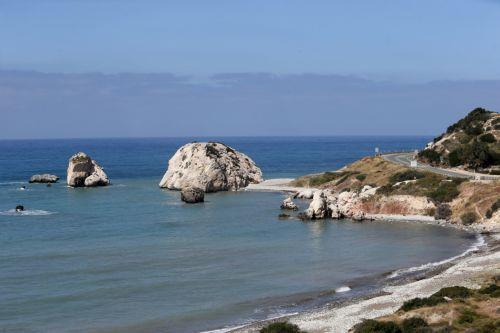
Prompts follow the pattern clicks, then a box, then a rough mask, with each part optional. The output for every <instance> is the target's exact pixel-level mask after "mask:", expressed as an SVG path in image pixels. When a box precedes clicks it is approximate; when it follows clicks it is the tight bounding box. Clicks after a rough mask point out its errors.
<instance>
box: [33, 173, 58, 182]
mask: <svg viewBox="0 0 500 333" xmlns="http://www.w3.org/2000/svg"><path fill="white" fill-rule="evenodd" d="M58 180H59V177H57V176H56V175H49V174H48V173H44V174H41V175H33V176H31V178H30V183H55V182H57V181H58Z"/></svg>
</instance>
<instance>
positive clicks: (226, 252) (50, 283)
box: [0, 138, 474, 333]
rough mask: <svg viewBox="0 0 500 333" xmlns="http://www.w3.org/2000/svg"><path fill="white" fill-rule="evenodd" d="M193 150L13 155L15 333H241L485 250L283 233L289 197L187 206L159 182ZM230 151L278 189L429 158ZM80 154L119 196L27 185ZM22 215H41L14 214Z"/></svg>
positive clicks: (367, 145) (278, 143) (459, 242)
mask: <svg viewBox="0 0 500 333" xmlns="http://www.w3.org/2000/svg"><path fill="white" fill-rule="evenodd" d="M231 140H232V141H233V142H231ZM405 140H406V141H405ZM187 141H189V139H146V140H111V141H104V140H90V141H81V140H76V141H15V142H13V141H10V142H5V141H3V142H0V152H1V154H0V156H1V160H0V170H1V173H0V295H1V296H0V329H1V330H2V331H5V332H180V333H182V332H197V331H201V330H208V329H212V328H217V327H223V326H226V325H236V324H240V323H244V322H247V321H250V320H255V319H263V318H266V317H268V316H275V315H279V314H281V313H284V312H288V311H293V310H294V309H295V307H294V306H296V305H297V304H301V303H302V302H304V301H306V300H308V299H311V298H314V297H317V296H318V295H319V294H323V295H330V294H332V293H330V291H332V290H334V289H336V288H341V287H342V286H347V285H349V286H352V287H353V290H352V291H346V292H345V293H343V294H346V295H348V294H349V293H351V292H355V291H356V289H358V288H361V287H362V283H361V285H360V282H359V281H365V277H370V276H376V275H380V274H383V273H386V272H390V271H394V270H396V269H398V268H404V267H411V266H419V265H422V264H425V263H428V262H432V261H439V260H443V259H446V258H449V257H452V256H454V255H457V254H458V253H461V252H463V251H465V250H466V249H467V248H468V247H469V246H470V245H471V244H472V243H473V241H474V238H473V237H472V236H471V235H468V234H466V233H464V232H461V231H457V230H452V229H446V228H441V227H437V226H431V225H425V224H409V223H404V222H400V223H382V222H376V223H353V222H351V221H347V220H346V221H337V222H336V221H323V222H314V223H303V222H300V221H297V220H288V221H283V220H279V219H278V218H277V215H278V214H279V213H280V211H279V204H280V202H281V200H282V199H283V195H282V194H278V193H255V192H238V193H216V194H209V195H207V197H206V200H207V201H206V202H205V203H203V204H199V205H185V204H182V203H181V202H180V201H179V194H178V193H177V192H171V191H165V190H160V189H158V188H157V182H158V181H159V179H160V178H161V176H162V173H163V172H164V168H165V165H166V162H167V160H168V157H169V156H170V155H171V154H172V153H173V152H174V151H175V149H176V148H177V147H178V146H179V145H180V144H181V143H183V142H187ZM224 141H226V142H228V143H230V144H232V145H233V146H234V147H235V148H237V149H240V150H242V151H244V152H246V153H248V154H249V155H250V156H251V157H252V158H254V160H256V162H257V163H258V164H259V165H261V166H262V168H263V170H264V173H265V176H266V177H268V178H271V177H290V176H296V175H300V174H303V173H307V172H314V171H320V170H332V169H336V168H338V167H340V166H341V165H343V164H345V163H348V162H351V161H354V160H355V159H357V158H359V157H360V156H363V155H366V154H368V153H370V150H371V149H372V148H371V147H373V146H374V145H375V144H376V145H380V146H381V147H386V148H385V149H391V150H392V149H397V148H415V147H418V146H419V145H421V144H423V143H425V141H426V138H399V139H397V138H391V139H389V138H351V139H350V140H347V139H345V138H309V139H307V138H300V139H291V138H268V139H267V141H266V139H264V138H259V139H248V138H239V139H235V138H232V139H226V140H224ZM384 142H385V143H384ZM402 142H403V143H402ZM384 144H385V146H384ZM403 144H405V145H406V146H404V145H403ZM401 145H403V146H401ZM77 150H84V151H87V152H88V153H89V154H92V156H93V157H95V158H96V159H97V160H98V161H99V162H100V163H101V164H103V165H104V166H105V167H106V171H107V172H108V174H109V176H110V177H111V179H112V181H113V185H112V186H110V187H106V188H95V189H71V188H67V187H66V186H65V185H64V182H62V183H58V184H55V185H53V186H52V187H46V186H45V185H35V184H33V185H31V184H24V183H22V182H23V181H25V180H26V179H28V178H29V176H30V175H31V174H32V173H36V172H54V173H56V174H58V175H60V176H64V170H65V167H66V163H67V158H68V157H69V155H71V154H72V153H74V152H76V151H77ZM314 160H316V163H314ZM22 185H25V186H27V189H26V190H20V189H19V188H20V186H22ZM17 204H23V205H24V206H25V207H26V209H27V211H25V212H24V213H23V214H17V213H15V212H13V211H12V208H13V207H15V205H17ZM301 205H303V206H304V205H306V202H301ZM366 280H367V278H366ZM354 281H357V282H356V283H354ZM344 290H345V289H344ZM342 291H343V290H342Z"/></svg>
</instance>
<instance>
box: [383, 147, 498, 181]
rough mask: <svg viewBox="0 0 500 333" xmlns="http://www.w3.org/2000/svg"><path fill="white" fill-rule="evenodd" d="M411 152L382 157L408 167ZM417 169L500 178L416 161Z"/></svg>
mask: <svg viewBox="0 0 500 333" xmlns="http://www.w3.org/2000/svg"><path fill="white" fill-rule="evenodd" d="M413 156H414V154H413V153H394V154H386V155H382V158H383V159H385V160H386V161H389V162H393V163H397V164H401V165H404V166H407V167H410V166H411V165H410V162H411V161H412V160H413ZM417 168H418V169H422V170H426V171H430V172H434V173H437V174H440V175H444V176H447V177H455V178H467V179H474V178H475V177H476V176H479V177H480V179H485V180H496V179H500V176H495V175H483V174H481V175H480V174H474V173H471V172H466V171H464V172H460V171H454V170H450V169H442V168H437V167H433V166H430V165H427V164H423V163H420V162H418V164H417Z"/></svg>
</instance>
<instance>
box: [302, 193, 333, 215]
mask: <svg viewBox="0 0 500 333" xmlns="http://www.w3.org/2000/svg"><path fill="white" fill-rule="evenodd" d="M327 215H328V204H327V201H326V195H325V192H324V191H316V192H315V193H314V196H313V199H312V201H311V203H310V204H309V208H307V209H306V211H305V212H304V214H303V215H301V217H302V218H305V219H309V220H317V219H324V218H326V217H328V216H327Z"/></svg>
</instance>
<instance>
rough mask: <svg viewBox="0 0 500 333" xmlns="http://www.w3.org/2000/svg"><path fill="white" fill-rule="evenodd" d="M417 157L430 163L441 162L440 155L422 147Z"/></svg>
mask: <svg viewBox="0 0 500 333" xmlns="http://www.w3.org/2000/svg"><path fill="white" fill-rule="evenodd" d="M418 157H420V158H422V159H424V160H425V161H427V162H428V163H430V164H439V163H440V162H441V155H440V154H439V153H438V152H437V151H435V150H432V149H424V150H422V151H420V152H419V153H418Z"/></svg>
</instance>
